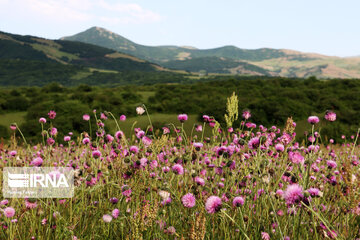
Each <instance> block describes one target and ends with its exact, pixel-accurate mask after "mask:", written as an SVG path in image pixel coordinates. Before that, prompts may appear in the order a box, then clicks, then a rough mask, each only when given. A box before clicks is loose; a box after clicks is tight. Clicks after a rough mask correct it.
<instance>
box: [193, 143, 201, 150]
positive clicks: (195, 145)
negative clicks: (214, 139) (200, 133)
mask: <svg viewBox="0 0 360 240" xmlns="http://www.w3.org/2000/svg"><path fill="white" fill-rule="evenodd" d="M193 146H194V148H195V149H196V150H197V151H200V149H201V148H202V147H203V146H204V145H203V144H202V143H200V142H195V143H193Z"/></svg>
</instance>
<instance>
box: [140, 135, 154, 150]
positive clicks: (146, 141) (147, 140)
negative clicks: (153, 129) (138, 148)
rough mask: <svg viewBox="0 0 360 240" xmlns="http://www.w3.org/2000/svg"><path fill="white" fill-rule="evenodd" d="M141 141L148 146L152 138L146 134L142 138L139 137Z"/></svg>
mask: <svg viewBox="0 0 360 240" xmlns="http://www.w3.org/2000/svg"><path fill="white" fill-rule="evenodd" d="M141 141H142V143H143V144H144V145H145V146H147V147H148V146H150V145H151V143H152V140H151V138H149V137H147V136H144V137H143V138H142V139H141Z"/></svg>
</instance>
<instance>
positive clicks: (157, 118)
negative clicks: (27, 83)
mask: <svg viewBox="0 0 360 240" xmlns="http://www.w3.org/2000/svg"><path fill="white" fill-rule="evenodd" d="M144 95H151V92H146V93H145V92H144ZM25 115H26V112H16V113H7V114H1V115H0V125H3V126H5V127H8V126H9V125H10V124H11V123H14V122H16V123H17V124H18V125H21V124H22V123H23V122H24V117H25ZM117 117H118V116H117ZM150 118H151V121H152V124H153V125H154V126H155V127H163V126H168V125H169V124H174V125H175V126H176V127H180V126H181V123H180V122H179V121H178V120H177V115H176V114H162V113H155V114H152V115H150ZM117 120H118V118H117ZM118 122H119V126H120V128H121V130H122V131H124V132H125V134H126V135H129V134H130V131H131V129H132V126H133V124H134V123H135V125H134V127H135V128H142V129H144V130H145V128H146V127H147V126H148V125H149V119H148V117H147V115H142V116H136V117H130V118H127V119H126V121H125V122H122V121H119V120H118ZM105 124H106V125H107V126H108V127H109V128H110V132H111V133H114V131H115V130H116V124H115V122H114V121H113V120H112V118H109V119H108V120H106V121H105ZM194 124H202V123H201V122H199V121H198V120H197V115H196V114H192V115H189V119H188V121H186V122H185V123H184V129H185V131H186V133H187V134H191V130H192V128H193V126H194ZM168 127H169V126H168ZM171 128H172V129H173V127H172V126H171ZM205 130H206V133H207V134H210V130H209V129H205ZM194 134H195V129H194Z"/></svg>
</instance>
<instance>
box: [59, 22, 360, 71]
mask: <svg viewBox="0 0 360 240" xmlns="http://www.w3.org/2000/svg"><path fill="white" fill-rule="evenodd" d="M62 39H64V40H72V41H80V42H85V43H91V44H95V45H99V46H102V47H107V48H111V49H114V50H116V51H122V52H124V53H127V54H131V55H134V56H136V57H139V58H142V59H146V60H148V61H151V62H156V63H158V64H160V65H162V66H175V67H174V68H176V69H182V70H187V69H189V68H180V67H178V66H180V65H183V66H186V65H188V62H183V63H181V62H179V61H185V60H189V59H194V58H203V57H218V58H227V59H233V60H235V61H243V62H244V61H245V62H247V63H248V64H252V65H256V66H258V67H259V68H261V69H263V70H262V72H264V71H265V72H268V73H270V74H271V75H277V76H283V77H301V78H302V77H308V76H316V77H318V78H360V58H358V57H353V58H340V57H331V56H324V55H320V54H313V53H302V52H298V51H293V50H286V49H271V48H260V49H253V50H249V49H241V48H238V47H235V46H224V47H219V48H214V49H196V48H193V47H180V46H157V47H153V46H144V45H141V44H138V43H135V42H132V41H130V40H128V39H126V38H124V37H122V36H120V35H118V34H116V33H113V32H111V31H109V30H106V29H104V28H100V27H92V28H90V29H88V30H86V31H84V32H81V33H78V34H75V35H73V36H69V37H64V38H62ZM173 61H176V62H173ZM168 62H170V63H168ZM192 63H193V64H195V63H196V64H197V63H199V65H197V66H193V68H194V69H203V67H201V65H203V63H201V61H195V62H192ZM218 63H219V61H215V62H214V65H213V64H212V63H209V64H208V65H207V69H208V72H217V73H223V72H224V71H223V69H219V68H218ZM225 72H229V71H228V70H226V71H225ZM230 72H231V73H235V74H238V73H240V74H247V72H248V71H247V70H246V71H241V68H240V69H239V71H230Z"/></svg>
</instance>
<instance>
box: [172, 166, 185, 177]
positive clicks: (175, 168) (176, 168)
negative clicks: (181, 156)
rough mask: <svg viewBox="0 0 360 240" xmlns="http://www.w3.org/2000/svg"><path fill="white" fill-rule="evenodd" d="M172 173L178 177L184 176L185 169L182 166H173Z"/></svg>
mask: <svg viewBox="0 0 360 240" xmlns="http://www.w3.org/2000/svg"><path fill="white" fill-rule="evenodd" d="M171 169H172V171H173V172H174V173H176V174H178V175H183V174H184V168H183V166H181V165H180V164H175V165H174V166H172V168H171Z"/></svg>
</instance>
